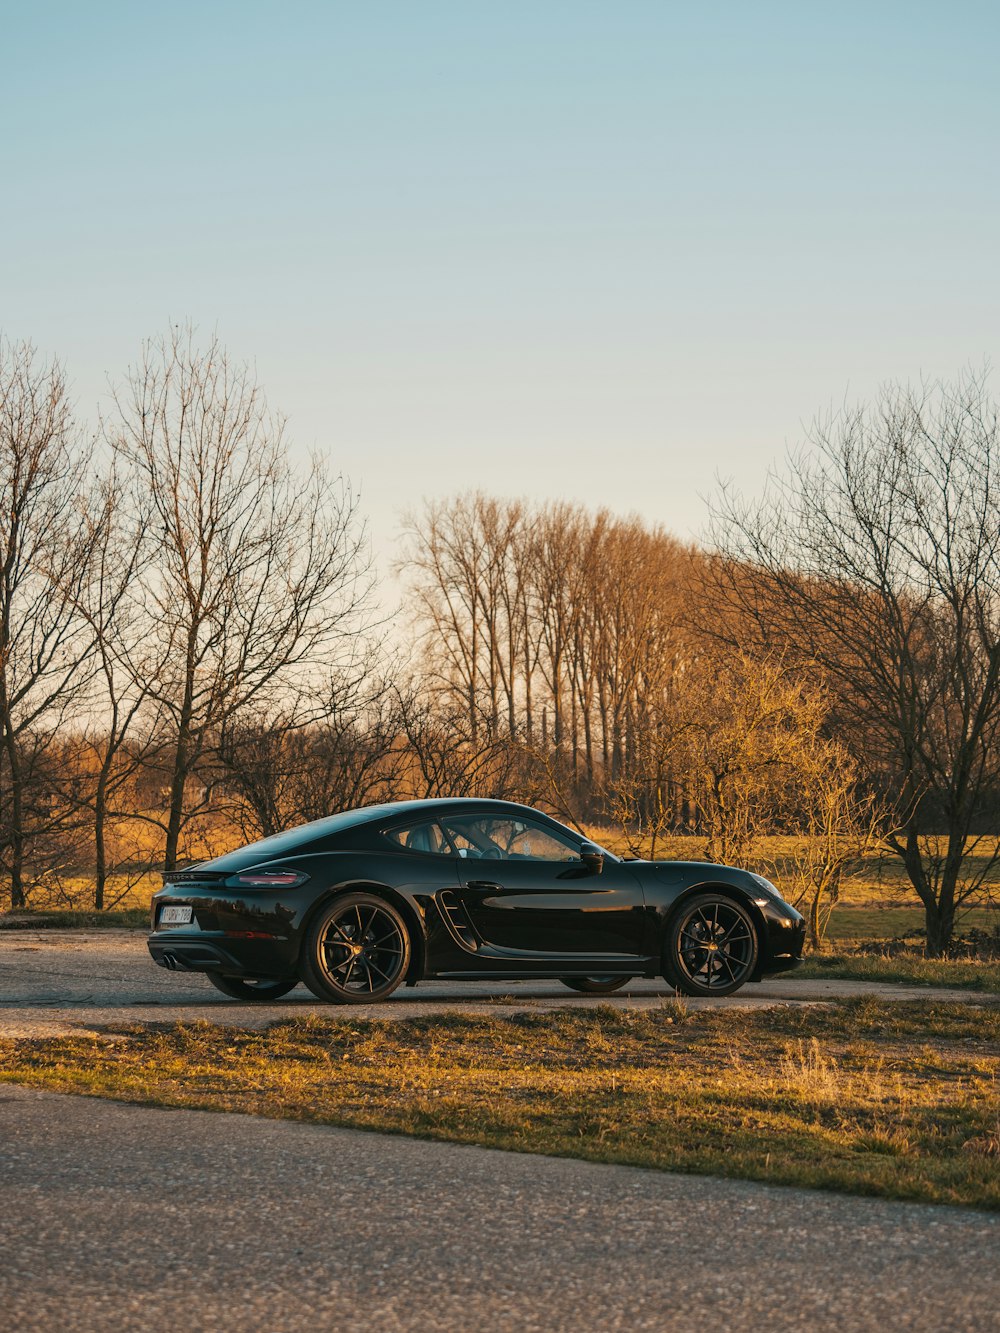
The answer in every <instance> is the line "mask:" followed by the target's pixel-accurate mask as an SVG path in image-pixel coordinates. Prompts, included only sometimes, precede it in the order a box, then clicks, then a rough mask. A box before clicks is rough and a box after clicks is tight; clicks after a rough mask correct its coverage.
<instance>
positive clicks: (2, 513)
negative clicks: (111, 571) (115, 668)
mask: <svg viewBox="0 0 1000 1333" xmlns="http://www.w3.org/2000/svg"><path fill="white" fill-rule="evenodd" d="M88 463H89V457H88V453H87V451H85V450H84V449H83V448H81V447H80V444H79V440H78V437H77V434H76V428H75V425H74V422H73V419H72V416H71V412H70V408H69V403H68V401H67V394H66V381H65V377H64V374H63V371H62V368H61V367H60V366H59V365H58V364H57V363H55V362H52V363H49V364H46V363H44V362H42V361H41V360H40V359H39V358H38V356H37V355H36V353H35V351H34V349H33V348H32V347H31V346H30V345H29V344H27V343H11V342H7V341H5V340H0V747H2V761H3V773H2V781H3V785H4V787H5V788H6V791H5V793H4V798H5V799H4V804H5V806H6V812H5V813H6V818H5V820H4V821H3V824H4V828H3V842H4V847H3V852H4V860H5V862H6V866H5V868H6V870H7V872H8V873H9V876H10V898H11V906H12V907H15V908H16V907H21V906H23V905H24V903H25V893H26V867H25V852H26V847H27V845H28V842H29V839H30V838H31V836H32V835H33V834H36V835H37V834H40V833H42V832H46V831H51V829H52V828H53V826H54V823H55V822H57V821H58V820H59V819H61V818H63V817H64V815H65V813H66V809H65V807H64V806H63V805H62V803H60V802H58V801H55V802H54V801H53V800H52V799H50V797H49V795H48V793H47V792H43V793H41V794H40V798H39V799H32V795H31V793H32V775H33V773H34V772H36V771H37V770H38V768H39V767H42V768H44V764H41V762H40V760H41V754H42V752H44V750H45V748H46V745H47V743H48V738H49V737H51V736H53V735H54V734H55V733H56V732H57V731H58V728H59V725H60V723H61V722H62V721H63V720H64V719H65V717H66V716H67V713H68V712H69V711H70V710H72V709H74V708H75V707H77V705H78V699H79V694H80V692H81V691H82V690H83V689H84V687H85V685H86V683H87V676H88V672H89V671H90V670H91V667H92V648H93V634H92V631H91V628H90V627H89V626H88V625H87V624H86V623H85V621H82V620H81V618H80V616H79V614H78V607H79V604H80V597H81V590H82V588H83V587H84V586H85V585H86V581H87V578H88V571H89V568H90V561H91V543H92V534H91V533H90V531H89V530H88V527H87V525H86V523H84V521H83V515H84V512H85V508H86V505H85V500H84V496H85V492H86V490H87V488H88Z"/></svg>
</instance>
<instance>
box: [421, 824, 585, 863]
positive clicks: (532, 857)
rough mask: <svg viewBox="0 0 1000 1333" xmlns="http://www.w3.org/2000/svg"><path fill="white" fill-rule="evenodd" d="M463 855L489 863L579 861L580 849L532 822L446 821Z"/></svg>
mask: <svg viewBox="0 0 1000 1333" xmlns="http://www.w3.org/2000/svg"><path fill="white" fill-rule="evenodd" d="M443 823H444V828H445V831H446V833H447V834H448V837H449V838H450V839H451V841H452V842H453V843H454V844H455V847H456V849H457V851H458V854H459V856H462V857H467V858H470V859H473V860H486V861H578V860H579V859H580V849H579V847H577V845H576V844H575V843H572V842H569V841H568V840H567V839H565V838H562V837H560V836H559V835H558V834H557V833H554V832H553V831H552V830H551V829H547V828H544V827H543V826H542V825H541V824H534V823H532V822H531V820H528V819H506V818H504V819H497V818H496V817H494V816H489V815H483V816H478V817H474V818H463V817H459V818H456V819H446V820H444V821H443Z"/></svg>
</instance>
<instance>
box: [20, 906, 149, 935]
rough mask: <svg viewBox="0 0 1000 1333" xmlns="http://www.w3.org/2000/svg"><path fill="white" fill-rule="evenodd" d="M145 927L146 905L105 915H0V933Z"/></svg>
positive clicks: (64, 912)
mask: <svg viewBox="0 0 1000 1333" xmlns="http://www.w3.org/2000/svg"><path fill="white" fill-rule="evenodd" d="M148 927H149V905H148V904H147V905H146V906H145V907H126V908H120V909H117V910H114V911H109V912H86V911H76V910H71V909H68V908H66V909H62V910H56V911H40V912H35V911H30V910H28V911H23V912H3V913H0V930H67V929H80V928H83V929H87V930H111V929H118V930H121V929H128V930H141V929H148Z"/></svg>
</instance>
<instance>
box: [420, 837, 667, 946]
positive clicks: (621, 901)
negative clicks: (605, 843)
mask: <svg viewBox="0 0 1000 1333" xmlns="http://www.w3.org/2000/svg"><path fill="white" fill-rule="evenodd" d="M441 824H442V827H443V828H444V831H445V833H446V835H447V836H448V838H449V839H450V841H451V842H452V844H453V846H454V848H455V850H456V852H457V855H458V880H459V887H458V893H459V896H460V898H461V901H462V905H463V907H464V909H465V912H466V915H467V916H468V919H469V921H470V922H471V923H472V925H473V928H474V929H475V931H476V933H477V934H478V936H479V937H480V939H481V940H482V941H483V944H484V945H485V946H486V947H487V948H488V949H490V950H492V951H495V952H496V953H497V954H498V955H501V956H505V957H508V958H509V957H511V956H512V955H517V957H518V958H520V959H523V960H524V961H525V962H530V961H532V960H536V961H537V962H538V964H539V966H540V967H542V966H545V965H546V964H547V963H550V962H551V960H552V959H555V958H565V959H572V960H574V961H579V960H581V959H584V958H586V959H594V960H595V961H599V960H604V961H605V962H613V961H618V962H623V961H628V960H631V959H636V958H645V957H647V956H648V939H647V923H646V913H645V903H644V899H643V894H642V886H641V884H640V882H639V880H638V878H637V877H636V876H635V875H633V874H632V872H631V870H630V869H629V868H628V866H627V865H625V864H623V863H622V862H620V861H615V860H612V859H611V858H610V857H605V859H604V865H603V870H602V872H601V873H596V872H595V871H594V870H593V869H592V868H588V867H587V866H585V865H584V863H583V862H582V861H581V859H580V842H579V840H571V836H570V835H568V834H567V835H563V834H562V833H560V832H557V831H556V830H554V829H552V828H550V827H549V826H548V825H544V824H541V823H538V824H536V823H534V822H533V821H531V820H530V819H522V818H511V817H508V816H496V815H461V816H455V817H451V818H447V817H446V818H443V819H442V820H441Z"/></svg>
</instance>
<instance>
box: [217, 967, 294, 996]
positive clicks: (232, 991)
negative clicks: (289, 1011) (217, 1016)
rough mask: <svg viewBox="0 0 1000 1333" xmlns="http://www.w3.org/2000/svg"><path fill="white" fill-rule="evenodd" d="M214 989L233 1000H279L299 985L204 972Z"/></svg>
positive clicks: (262, 978)
mask: <svg viewBox="0 0 1000 1333" xmlns="http://www.w3.org/2000/svg"><path fill="white" fill-rule="evenodd" d="M205 975H206V976H207V977H208V979H209V981H210V982H211V983H212V985H213V986H214V987H215V989H216V990H220V991H222V993H223V995H228V996H230V998H232V999H234V1000H280V999H281V997H282V995H287V994H288V992H289V991H290V990H294V989H295V987H296V986H297V985H298V984H299V983H298V981H297V980H295V981H275V980H273V979H272V978H270V977H227V976H224V975H223V974H222V973H221V972H206V973H205Z"/></svg>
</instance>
